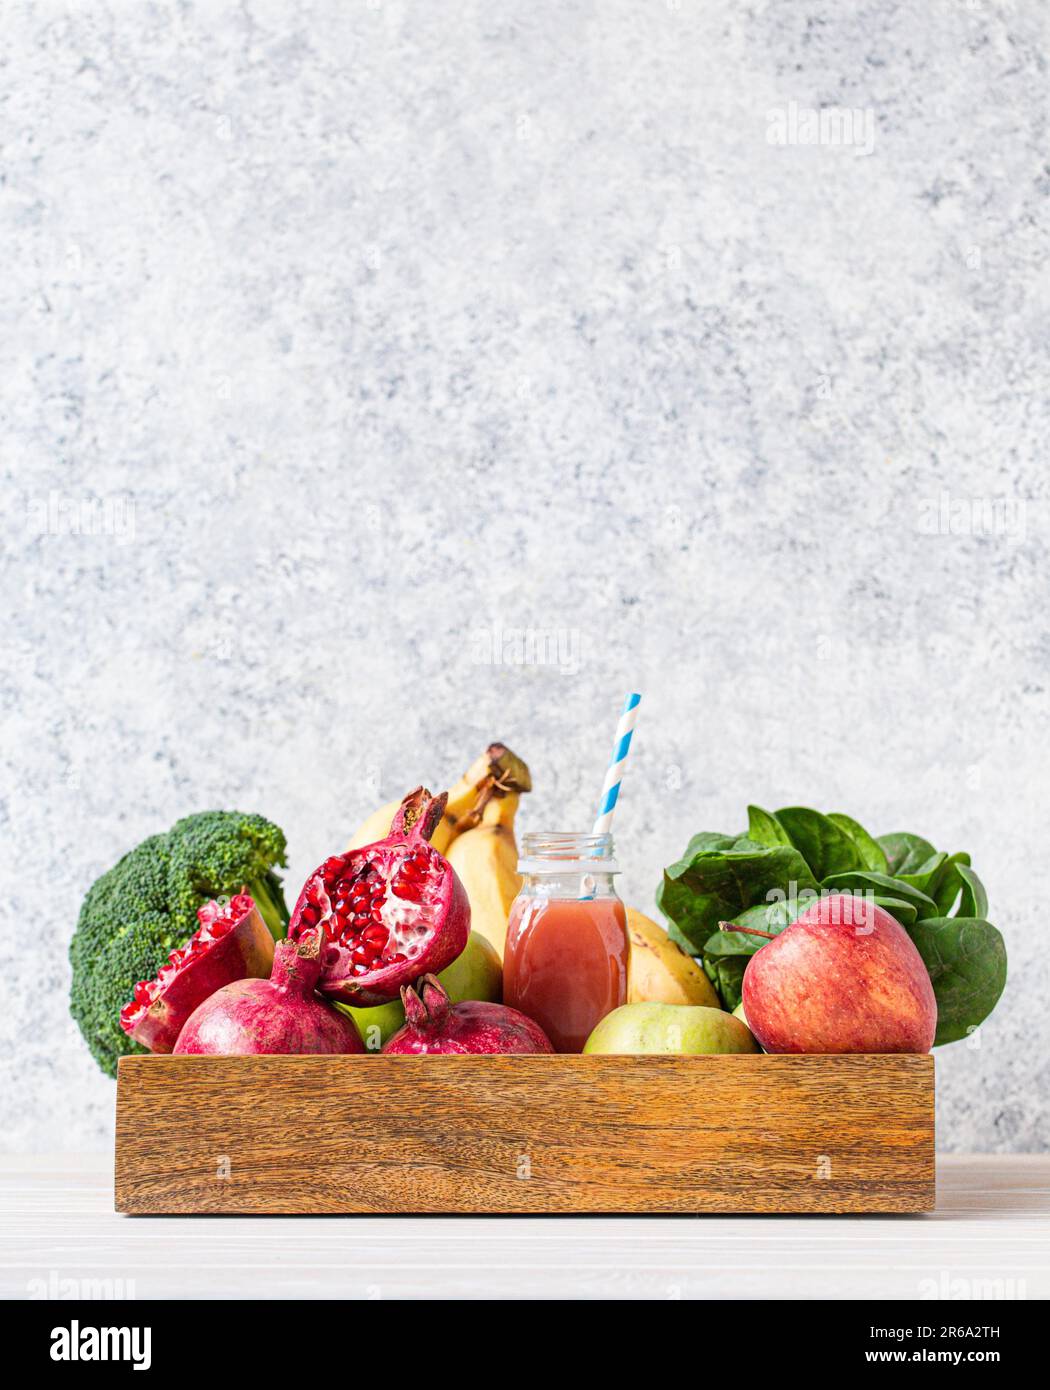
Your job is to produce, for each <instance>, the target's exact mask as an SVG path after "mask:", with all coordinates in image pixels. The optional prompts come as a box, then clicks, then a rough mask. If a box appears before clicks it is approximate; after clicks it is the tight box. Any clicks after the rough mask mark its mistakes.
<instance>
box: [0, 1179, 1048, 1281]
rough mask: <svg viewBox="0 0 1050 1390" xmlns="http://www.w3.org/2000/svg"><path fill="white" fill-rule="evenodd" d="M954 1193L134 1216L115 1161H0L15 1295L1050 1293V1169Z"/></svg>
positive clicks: (953, 1183) (965, 1182)
mask: <svg viewBox="0 0 1050 1390" xmlns="http://www.w3.org/2000/svg"><path fill="white" fill-rule="evenodd" d="M318 1177H319V1180H320V1179H322V1178H323V1175H322V1174H319V1175H318ZM938 1189H939V1195H938V1210H937V1211H936V1213H934V1214H932V1215H929V1216H895V1217H878V1216H862V1217H829V1216H824V1217H804V1218H803V1217H789V1216H783V1217H762V1216H747V1217H723V1216H704V1217H695V1218H694V1217H673V1218H672V1217H648V1218H647V1217H615V1218H608V1217H590V1218H587V1217H584V1218H578V1217H555V1218H548V1219H537V1218H532V1217H521V1218H502V1219H500V1218H493V1217H473V1218H470V1217H467V1218H464V1217H429V1218H422V1219H421V1218H417V1217H342V1218H327V1217H312V1218H307V1219H296V1218H286V1217H269V1218H243V1217H127V1216H117V1215H116V1214H115V1213H114V1212H113V1210H112V1207H113V1187H112V1173H111V1164H110V1161H109V1160H108V1159H107V1158H105V1157H100V1156H97V1155H93V1156H90V1157H78V1156H75V1155H68V1156H58V1157H53V1158H48V1159H39V1160H38V1159H25V1158H11V1157H7V1158H2V1157H0V1295H2V1296H3V1297H5V1298H26V1297H41V1296H43V1295H44V1294H45V1293H46V1294H49V1295H50V1296H52V1297H54V1296H56V1295H57V1296H61V1295H65V1296H67V1297H68V1296H80V1297H84V1296H91V1295H92V1294H94V1295H95V1296H98V1294H99V1292H110V1293H117V1294H120V1295H122V1296H125V1297H136V1298H163V1297H175V1298H178V1297H206V1298H260V1299H264V1300H267V1301H268V1302H272V1300H274V1299H276V1298H278V1297H285V1298H287V1297H291V1298H298V1297H301V1298H307V1297H311V1298H312V1297H317V1296H321V1297H325V1296H328V1297H340V1298H405V1297H408V1298H415V1297H434V1296H439V1297H441V1296H444V1297H467V1298H469V1297H471V1296H485V1297H496V1298H500V1297H505V1298H513V1297H535V1296H541V1297H566V1298H617V1297H639V1298H661V1299H671V1298H734V1299H743V1298H758V1299H768V1298H777V1297H788V1298H857V1297H860V1298H905V1299H914V1298H937V1297H940V1298H946V1297H948V1298H960V1297H961V1298H966V1297H970V1298H973V1297H977V1298H989V1297H996V1296H998V1297H1004V1296H1005V1297H1013V1298H1029V1299H1035V1298H1047V1297H1050V1156H1042V1155H1030V1156H1005V1155H1003V1156H996V1157H958V1156H948V1157H943V1158H941V1159H940V1160H939V1161H938Z"/></svg>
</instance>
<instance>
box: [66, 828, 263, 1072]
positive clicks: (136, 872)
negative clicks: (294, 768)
mask: <svg viewBox="0 0 1050 1390" xmlns="http://www.w3.org/2000/svg"><path fill="white" fill-rule="evenodd" d="M284 851H285V839H284V832H283V831H282V830H280V829H279V828H278V827H277V826H276V825H273V824H272V823H271V822H270V821H268V820H265V819H264V818H263V817H262V816H256V815H250V814H247V813H244V812H241V811H201V812H199V813H198V814H197V815H194V816H185V817H183V819H182V820H180V821H177V822H176V824H175V825H174V826H172V828H171V829H170V830H169V831H168V833H167V834H166V835H151V836H149V838H148V839H146V840H143V842H142V843H141V844H140V845H138V846H137V847H136V848H135V849H133V850H131V851H130V852H129V853H128V854H125V855H124V857H123V858H122V859H120V860H119V861H118V862H117V863H116V864H115V865H114V866H113V868H112V869H110V870H108V872H106V873H104V874H103V875H102V877H101V878H99V879H97V880H96V881H95V882H94V883H93V884H92V885H91V887H90V888H89V889H88V893H87V897H85V899H84V902H83V905H82V907H81V909H80V919H79V921H78V922H77V928H76V931H75V932H74V933H73V940H72V941H71V942H70V946H69V960H70V964H71V965H72V967H73V986H72V990H71V993H70V1012H71V1013H72V1015H73V1018H74V1019H75V1020H76V1022H77V1024H78V1026H79V1028H80V1031H81V1033H83V1035H84V1041H85V1042H86V1043H87V1045H88V1047H89V1048H90V1049H91V1054H92V1056H93V1057H94V1058H95V1061H96V1062H98V1064H99V1066H100V1067H101V1068H102V1070H103V1071H104V1072H106V1073H107V1074H108V1075H110V1076H116V1074H117V1061H118V1059H119V1058H120V1057H122V1056H123V1055H125V1054H126V1053H130V1052H143V1051H145V1049H144V1048H142V1047H140V1046H139V1045H138V1044H137V1043H134V1042H132V1040H131V1039H130V1038H129V1037H128V1036H127V1034H126V1033H125V1032H124V1031H123V1029H122V1028H121V1027H120V1023H119V1015H120V1010H121V1007H122V1006H123V1005H124V1004H126V1003H127V1002H128V1000H129V999H130V998H131V995H132V990H133V989H134V987H135V983H136V981H137V980H151V979H152V978H153V977H154V976H155V975H156V973H157V971H158V970H159V969H160V967H161V966H162V965H163V964H164V962H165V960H166V959H167V957H168V955H169V953H170V952H171V951H173V950H174V949H175V948H176V947H177V946H182V945H184V944H185V943H186V941H188V940H189V938H190V937H191V936H192V935H193V933H194V932H195V931H196V929H197V926H198V925H199V924H198V921H197V909H198V907H200V906H201V904H202V903H204V902H207V901H208V900H209V899H210V898H221V897H229V896H232V895H233V894H234V893H239V892H240V891H241V890H242V889H244V890H245V891H247V892H248V893H250V894H251V895H252V897H253V898H254V899H255V903H256V905H257V907H258V909H259V911H260V913H261V914H262V916H263V920H264V921H265V922H266V925H267V926H268V927H269V928H270V931H271V932H272V933H273V935H274V937H275V938H276V939H278V940H279V939H280V938H281V937H282V936H284V934H285V929H286V928H287V926H288V909H287V908H286V907H285V904H284V895H283V893H282V892H281V881H280V879H279V878H278V877H277V875H276V873H274V867H275V865H281V866H283V865H284V863H285V858H284Z"/></svg>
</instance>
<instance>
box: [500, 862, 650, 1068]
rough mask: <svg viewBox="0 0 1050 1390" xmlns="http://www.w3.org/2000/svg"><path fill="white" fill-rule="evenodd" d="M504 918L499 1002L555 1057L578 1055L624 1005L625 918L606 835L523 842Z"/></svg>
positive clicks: (626, 938) (616, 869)
mask: <svg viewBox="0 0 1050 1390" xmlns="http://www.w3.org/2000/svg"><path fill="white" fill-rule="evenodd" d="M518 868H519V871H520V872H521V874H522V875H523V877H524V882H523V884H522V889H521V892H520V893H519V894H518V896H517V898H516V899H515V900H514V903H513V905H512V907H511V910H510V921H509V923H508V926H507V944H506V948H505V952H504V959H503V1002H504V1003H505V1004H509V1005H510V1007H511V1008H513V1009H520V1010H521V1012H522V1013H524V1014H527V1015H528V1016H529V1017H530V1018H533V1019H535V1020H536V1022H537V1023H538V1024H539V1025H540V1027H541V1028H542V1029H543V1031H544V1032H545V1033H546V1034H547V1036H548V1037H549V1038H550V1040H551V1042H552V1043H553V1044H554V1049H555V1051H556V1052H582V1051H583V1045H584V1043H585V1042H586V1041H587V1039H588V1037H589V1036H590V1034H591V1032H592V1031H593V1029H594V1028H595V1026H596V1025H597V1024H598V1023H599V1022H600V1020H601V1019H603V1018H604V1017H605V1015H606V1014H607V1013H611V1011H612V1010H613V1009H616V1008H619V1006H620V1005H621V1004H625V1003H626V1002H627V954H628V949H629V940H628V935H627V914H626V912H625V911H624V906H623V903H622V902H621V901H620V899H619V898H618V897H617V895H616V890H615V888H614V887H613V882H612V876H613V874H615V873H618V872H619V870H618V867H617V865H616V863H615V861H614V860H613V858H612V838H611V836H609V835H576V834H544V835H526V836H525V838H524V841H523V842H522V860H521V863H520V864H519V865H518Z"/></svg>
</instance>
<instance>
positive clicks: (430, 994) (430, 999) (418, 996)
mask: <svg viewBox="0 0 1050 1390" xmlns="http://www.w3.org/2000/svg"><path fill="white" fill-rule="evenodd" d="M416 985H417V986H418V992H417V990H416V989H414V988H413V987H412V986H411V985H402V987H401V1002H402V1004H404V1006H405V1021H406V1022H407V1023H410V1024H411V1025H412V1027H413V1028H440V1027H441V1025H442V1024H443V1023H444V1021H445V1019H446V1018H447V1017H448V1012H449V1010H450V1008H451V1007H452V1005H451V1003H450V1001H449V997H448V995H447V994H446V993H445V988H444V986H443V985H442V983H441V981H440V980H439V979H438V977H437V976H436V975H424V976H423V978H422V979H421V980H417V981H416Z"/></svg>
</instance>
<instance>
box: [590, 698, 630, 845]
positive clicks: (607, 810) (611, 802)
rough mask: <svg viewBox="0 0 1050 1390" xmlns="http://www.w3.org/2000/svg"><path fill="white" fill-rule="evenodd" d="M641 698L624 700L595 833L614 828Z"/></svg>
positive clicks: (602, 832) (604, 832)
mask: <svg viewBox="0 0 1050 1390" xmlns="http://www.w3.org/2000/svg"><path fill="white" fill-rule="evenodd" d="M641 698H642V697H641V696H640V695H628V696H627V699H626V700H624V702H623V713H622V714H621V715H620V722H619V724H618V725H617V726H616V743H615V745H614V746H613V755H612V761H611V762H610V764H609V770H608V772H607V773H606V774H605V785H604V786H603V787H602V797H601V801H600V802H599V804H598V818H597V820H596V821H595V822H594V830H593V831H592V834H594V835H606V834H608V832H609V831H610V830H611V829H612V818H613V812H614V811H615V810H616V801H617V798H618V797H619V795H620V783H621V782H622V781H623V769H624V764H625V763H626V762H627V754H628V753H629V752H630V751H631V735H632V734H633V733H634V725H635V721H636V720H637V718H638V703H639V701H640V700H641Z"/></svg>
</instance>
